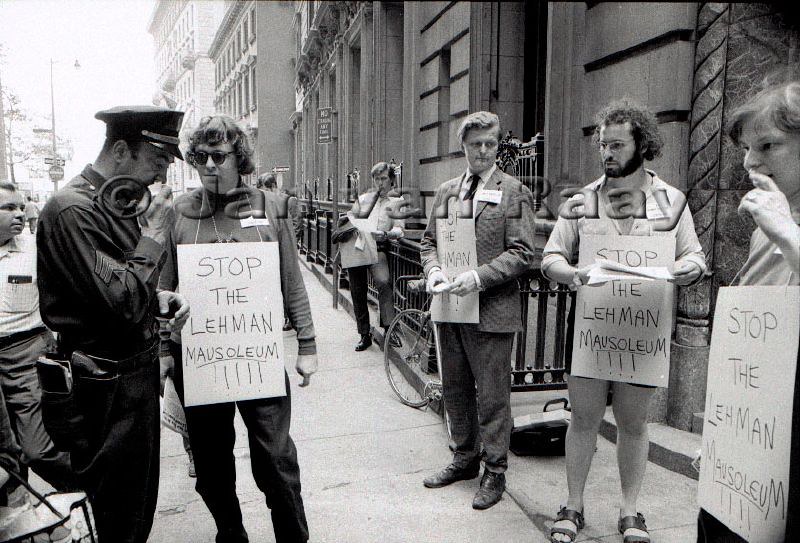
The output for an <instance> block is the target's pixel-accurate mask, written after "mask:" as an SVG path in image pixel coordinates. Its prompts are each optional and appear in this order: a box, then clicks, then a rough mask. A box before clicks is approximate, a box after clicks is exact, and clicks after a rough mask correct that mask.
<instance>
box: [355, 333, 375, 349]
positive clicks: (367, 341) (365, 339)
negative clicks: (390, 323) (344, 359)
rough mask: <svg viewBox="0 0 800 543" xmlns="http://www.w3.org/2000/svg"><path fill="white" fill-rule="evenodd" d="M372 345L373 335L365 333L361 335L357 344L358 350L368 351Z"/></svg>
mask: <svg viewBox="0 0 800 543" xmlns="http://www.w3.org/2000/svg"><path fill="white" fill-rule="evenodd" d="M370 345H372V336H371V335H369V334H364V335H363V336H361V341H359V342H358V343H357V344H356V351H357V352H358V351H366V350H367V349H368V348H369V346H370Z"/></svg>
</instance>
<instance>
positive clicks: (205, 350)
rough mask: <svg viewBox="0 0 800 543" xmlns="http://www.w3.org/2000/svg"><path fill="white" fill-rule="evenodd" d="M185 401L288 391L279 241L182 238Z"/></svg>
mask: <svg viewBox="0 0 800 543" xmlns="http://www.w3.org/2000/svg"><path fill="white" fill-rule="evenodd" d="M178 278H179V281H180V290H181V293H182V294H183V295H184V296H185V297H186V298H187V300H188V301H189V306H190V307H191V312H190V316H189V320H188V321H187V322H186V325H185V326H184V327H183V330H182V331H181V341H182V349H183V382H184V399H185V402H186V405H187V406H191V405H203V404H210V403H220V402H233V401H239V400H252V399H257V398H270V397H273V396H285V395H286V386H285V381H284V367H283V362H284V355H283V332H282V327H283V297H282V295H281V282H280V256H279V253H278V243H277V242H265V243H219V244H199V245H178Z"/></svg>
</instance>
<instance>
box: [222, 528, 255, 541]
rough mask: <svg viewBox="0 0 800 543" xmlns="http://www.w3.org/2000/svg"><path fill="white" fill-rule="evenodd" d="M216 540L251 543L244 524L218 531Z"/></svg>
mask: <svg viewBox="0 0 800 543" xmlns="http://www.w3.org/2000/svg"><path fill="white" fill-rule="evenodd" d="M215 541H216V543H250V539H249V538H248V536H247V531H245V529H244V526H238V527H237V528H229V529H226V530H220V531H218V532H217V537H216V539H215Z"/></svg>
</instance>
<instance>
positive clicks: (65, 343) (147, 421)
mask: <svg viewBox="0 0 800 543" xmlns="http://www.w3.org/2000/svg"><path fill="white" fill-rule="evenodd" d="M95 118H97V119H99V120H101V121H103V122H105V123H106V125H107V128H106V140H105V143H104V145H103V148H102V150H101V151H100V154H99V155H98V157H97V160H96V161H95V162H94V164H90V165H88V166H86V167H85V168H84V170H83V172H81V174H80V175H78V176H77V177H75V178H73V179H72V180H71V181H70V182H69V183H68V184H67V186H65V187H64V188H63V189H62V190H60V191H59V192H57V193H56V194H55V195H54V196H53V197H52V198H50V200H49V201H48V202H47V204H46V205H45V207H44V209H43V210H42V212H41V214H40V216H39V231H38V233H37V246H38V273H39V283H38V286H39V297H40V310H41V314H42V318H43V320H44V322H45V324H47V326H48V327H49V328H50V329H51V330H53V331H55V332H58V334H59V350H60V353H61V354H62V355H65V356H68V357H70V360H71V363H72V371H73V381H74V385H73V392H74V400H75V403H74V407H75V410H76V412H77V414H78V416H77V419H78V420H77V422H75V427H74V430H73V432H74V433H73V435H74V439H72V440H71V441H70V447H69V449H70V453H71V460H72V467H73V469H74V470H75V471H76V473H77V475H78V477H79V480H80V483H81V485H82V486H83V487H84V488H85V489H86V491H87V494H88V495H89V498H90V500H91V502H92V507H93V509H94V515H95V521H96V523H97V529H98V535H99V537H100V541H114V542H115V543H144V542H145V541H146V540H147V536H148V534H149V533H150V528H151V527H152V523H153V515H154V513H155V507H156V497H157V493H158V473H159V405H158V391H159V369H158V339H159V338H158V323H157V321H156V319H155V317H156V315H158V314H159V313H161V314H162V315H163V314H167V313H168V312H169V311H170V310H175V314H174V317H173V318H172V319H170V324H171V325H172V326H173V329H179V328H180V326H182V324H183V322H184V321H185V319H186V317H187V316H188V311H189V308H188V305H187V304H186V302H185V300H184V299H183V298H182V297H181V296H180V295H178V294H175V293H173V292H166V291H162V292H158V291H157V290H156V286H157V284H158V280H159V275H160V272H161V268H162V266H163V265H164V261H165V259H166V249H165V247H166V245H167V243H168V240H169V231H170V229H171V226H172V223H173V222H174V213H173V211H172V205H171V192H170V189H169V187H168V186H164V187H162V189H161V191H160V192H159V193H158V194H157V195H156V196H154V197H153V198H152V201H151V202H150V205H149V207H148V208H147V211H146V212H144V214H142V215H140V216H139V217H137V218H120V216H119V212H120V209H117V208H115V206H114V205H111V204H108V205H106V204H103V201H104V200H103V199H102V198H100V196H101V195H102V194H105V192H106V191H103V190H102V187H103V185H104V183H106V181H107V180H110V179H111V178H113V177H115V176H119V175H128V176H131V177H133V178H135V179H136V180H138V182H139V183H141V185H144V186H145V187H140V188H146V186H149V185H151V184H153V183H154V182H155V181H162V182H163V181H164V180H165V178H166V177H165V176H166V171H167V167H168V166H169V164H170V163H171V162H173V160H174V158H175V157H177V158H180V159H183V157H182V155H181V152H180V150H179V149H178V141H179V140H178V130H179V128H180V125H181V121H182V118H183V113H182V112H180V111H173V110H169V109H164V108H158V107H152V106H134V107H115V108H112V109H109V110H106V111H100V112H99V113H97V114H96V115H95ZM110 194H112V196H113V195H114V194H117V195H119V194H124V193H117V192H113V191H112V192H110ZM115 198H116V197H112V198H111V199H110V200H109V201H113V200H115ZM116 199H118V200H120V201H122V202H123V204H124V203H125V201H126V199H125V198H124V197H119V198H116ZM134 201H135V199H134ZM128 202H130V198H129V199H128ZM123 207H124V205H123ZM45 422H47V421H45Z"/></svg>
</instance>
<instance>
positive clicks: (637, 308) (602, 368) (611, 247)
mask: <svg viewBox="0 0 800 543" xmlns="http://www.w3.org/2000/svg"><path fill="white" fill-rule="evenodd" d="M602 259H607V260H612V261H615V262H618V263H620V264H624V265H626V266H630V267H632V268H638V267H652V266H659V267H665V268H667V269H668V270H669V271H670V272H672V270H673V268H674V266H675V238H673V237H671V236H648V237H644V236H617V235H584V236H581V245H580V255H579V258H578V261H579V262H578V266H579V267H583V266H588V265H590V264H592V263H594V262H595V260H602ZM673 296H674V286H673V285H672V283H668V282H666V281H658V280H653V281H648V280H644V279H641V278H632V279H630V280H627V279H626V280H613V281H609V282H607V283H604V284H602V285H599V286H582V287H580V288H579V289H578V297H577V301H576V305H575V337H574V339H573V350H572V375H579V376H581V377H593V378H596V379H606V380H609V381H623V382H626V383H638V384H643V385H654V386H659V387H666V386H667V384H668V383H669V356H670V338H671V335H672V320H673Z"/></svg>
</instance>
